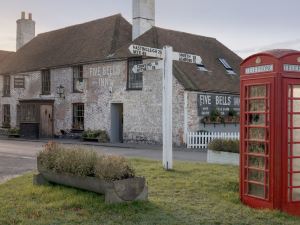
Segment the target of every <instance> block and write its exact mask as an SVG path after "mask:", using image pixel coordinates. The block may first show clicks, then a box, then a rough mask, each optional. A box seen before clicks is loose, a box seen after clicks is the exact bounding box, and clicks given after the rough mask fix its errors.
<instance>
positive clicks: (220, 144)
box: [208, 139, 240, 153]
mask: <svg viewBox="0 0 300 225" xmlns="http://www.w3.org/2000/svg"><path fill="white" fill-rule="evenodd" d="M239 143H240V142H239V140H225V139H215V140H212V141H211V142H210V143H209V144H208V148H209V149H211V150H214V151H221V152H233V153H239V152H240V146H239Z"/></svg>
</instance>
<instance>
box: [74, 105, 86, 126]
mask: <svg viewBox="0 0 300 225" xmlns="http://www.w3.org/2000/svg"><path fill="white" fill-rule="evenodd" d="M72 128H73V129H74V130H84V104H83V103H75V104H73V126H72Z"/></svg>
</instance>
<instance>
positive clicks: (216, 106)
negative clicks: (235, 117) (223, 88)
mask: <svg viewBox="0 0 300 225" xmlns="http://www.w3.org/2000/svg"><path fill="white" fill-rule="evenodd" d="M197 101H198V115H199V116H201V117H202V116H209V113H210V112H211V111H212V110H218V111H219V112H220V114H221V115H222V116H226V115H227V114H228V112H229V110H234V111H235V112H237V114H239V112H240V97H239V96H237V95H221V94H212V93H203V94H198V100H197Z"/></svg>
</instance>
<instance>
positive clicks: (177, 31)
mask: <svg viewBox="0 0 300 225" xmlns="http://www.w3.org/2000/svg"><path fill="white" fill-rule="evenodd" d="M151 29H158V30H164V31H171V32H176V33H182V34H186V35H192V36H197V37H202V38H209V39H213V40H217V39H216V38H214V37H208V36H204V35H200V34H194V33H189V32H185V31H179V30H172V29H166V28H162V27H157V26H153V27H152V28H151Z"/></svg>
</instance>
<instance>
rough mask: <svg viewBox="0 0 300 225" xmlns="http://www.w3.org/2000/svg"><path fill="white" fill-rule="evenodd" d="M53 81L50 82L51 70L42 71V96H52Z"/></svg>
mask: <svg viewBox="0 0 300 225" xmlns="http://www.w3.org/2000/svg"><path fill="white" fill-rule="evenodd" d="M50 89H51V80H50V70H43V71H42V95H50V91H51V90H50Z"/></svg>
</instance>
